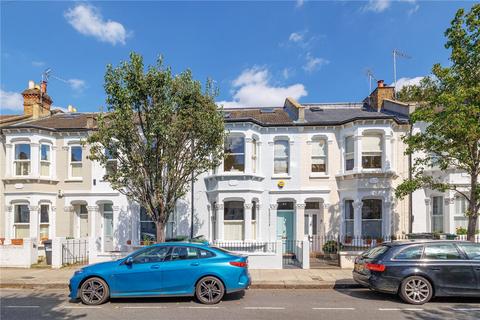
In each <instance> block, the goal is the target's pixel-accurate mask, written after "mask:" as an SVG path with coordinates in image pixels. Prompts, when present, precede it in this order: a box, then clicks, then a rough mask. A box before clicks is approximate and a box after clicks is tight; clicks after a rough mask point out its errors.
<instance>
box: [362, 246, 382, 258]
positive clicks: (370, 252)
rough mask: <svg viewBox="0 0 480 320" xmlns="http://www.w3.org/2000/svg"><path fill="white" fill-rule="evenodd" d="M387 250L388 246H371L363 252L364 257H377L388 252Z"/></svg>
mask: <svg viewBox="0 0 480 320" xmlns="http://www.w3.org/2000/svg"><path fill="white" fill-rule="evenodd" d="M387 250H388V247H387V246H378V247H375V248H371V249H369V250H367V251H365V252H364V253H363V254H362V258H368V259H375V258H377V257H379V256H380V255H381V254H383V253H385V252H387Z"/></svg>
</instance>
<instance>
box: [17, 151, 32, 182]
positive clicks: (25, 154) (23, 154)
mask: <svg viewBox="0 0 480 320" xmlns="http://www.w3.org/2000/svg"><path fill="white" fill-rule="evenodd" d="M30 159H31V157H30V144H27V143H18V144H16V145H15V160H14V163H15V175H17V176H28V175H29V174H30V171H31V165H30Z"/></svg>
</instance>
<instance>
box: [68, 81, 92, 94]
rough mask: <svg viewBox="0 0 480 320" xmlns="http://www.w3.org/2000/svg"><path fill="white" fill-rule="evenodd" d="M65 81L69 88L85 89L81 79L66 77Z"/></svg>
mask: <svg viewBox="0 0 480 320" xmlns="http://www.w3.org/2000/svg"><path fill="white" fill-rule="evenodd" d="M67 83H68V85H69V86H70V88H72V89H73V90H75V91H78V92H80V91H83V89H85V87H86V86H87V84H86V83H85V81H84V80H81V79H68V80H67Z"/></svg>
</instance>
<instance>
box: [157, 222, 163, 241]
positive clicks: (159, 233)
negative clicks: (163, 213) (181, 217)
mask: <svg viewBox="0 0 480 320" xmlns="http://www.w3.org/2000/svg"><path fill="white" fill-rule="evenodd" d="M155 227H156V228H157V243H160V242H165V224H164V223H163V222H161V221H155Z"/></svg>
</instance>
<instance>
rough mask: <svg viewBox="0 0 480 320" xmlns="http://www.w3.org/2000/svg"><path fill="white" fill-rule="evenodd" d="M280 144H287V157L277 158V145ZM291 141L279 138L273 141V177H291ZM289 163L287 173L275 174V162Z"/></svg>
mask: <svg viewBox="0 0 480 320" xmlns="http://www.w3.org/2000/svg"><path fill="white" fill-rule="evenodd" d="M280 142H285V143H286V146H287V155H286V156H277V155H276V154H275V145H276V144H277V143H280ZM290 149H291V148H290V140H289V139H288V138H283V137H282V138H277V139H274V141H273V175H274V176H289V175H290V152H291V150H290ZM277 160H280V161H285V160H286V161H287V172H275V161H277Z"/></svg>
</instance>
